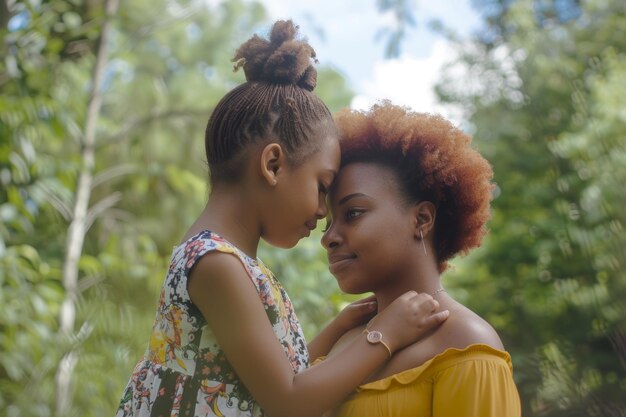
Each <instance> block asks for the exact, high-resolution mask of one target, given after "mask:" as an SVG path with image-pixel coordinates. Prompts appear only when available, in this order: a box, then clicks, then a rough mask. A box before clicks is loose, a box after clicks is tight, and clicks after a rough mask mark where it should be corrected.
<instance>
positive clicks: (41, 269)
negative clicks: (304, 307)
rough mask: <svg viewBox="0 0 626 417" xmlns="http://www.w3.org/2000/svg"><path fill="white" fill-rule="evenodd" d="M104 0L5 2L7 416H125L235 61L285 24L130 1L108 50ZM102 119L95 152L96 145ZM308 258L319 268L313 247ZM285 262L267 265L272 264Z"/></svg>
mask: <svg viewBox="0 0 626 417" xmlns="http://www.w3.org/2000/svg"><path fill="white" fill-rule="evenodd" d="M104 4H105V2H97V1H81V0H72V1H65V0H49V1H43V2H39V3H31V2H28V1H16V2H3V3H2V5H3V6H6V10H7V11H8V13H9V15H8V18H6V17H7V15H6V14H2V13H1V10H2V9H0V17H2V19H0V22H5V21H6V26H4V27H5V29H4V30H3V31H2V32H1V35H0V38H1V39H2V43H1V46H0V47H1V48H3V49H2V54H1V55H2V56H3V57H4V58H3V60H2V62H1V63H0V65H1V66H0V92H1V95H0V122H1V123H0V184H1V187H0V216H1V217H0V218H1V219H2V220H1V221H0V239H1V240H0V349H1V350H2V352H3V353H2V355H0V413H1V414H3V415H7V416H22V415H23V416H49V415H53V414H54V413H55V411H54V410H55V409H57V410H58V412H57V414H58V415H72V414H76V415H85V416H100V415H107V416H110V415H111V413H112V412H113V409H114V408H115V407H116V406H117V402H118V401H119V398H118V396H119V395H120V394H121V391H122V389H123V387H124V384H125V383H126V381H127V378H128V376H129V374H130V372H131V370H132V368H133V366H134V364H135V362H136V361H137V360H138V359H139V357H140V356H141V354H142V353H143V351H144V350H145V346H146V343H147V339H148V335H149V332H150V327H151V324H152V320H153V314H154V307H155V303H156V301H157V297H158V291H159V288H160V285H161V282H162V279H163V277H164V274H165V270H166V267H167V262H168V260H169V256H170V254H171V248H172V245H174V244H175V243H176V240H177V239H179V238H180V236H181V234H182V231H183V230H184V229H185V228H186V226H187V225H188V224H190V223H191V221H192V220H193V218H194V216H195V215H196V214H197V213H198V212H199V211H200V210H201V209H202V207H203V205H204V202H205V200H206V195H207V190H206V166H205V164H204V161H203V158H202V157H201V156H199V155H203V152H204V150H203V143H202V139H201V138H202V134H203V131H204V127H205V124H206V120H207V118H208V115H209V114H210V112H211V109H212V107H213V106H214V105H215V103H216V102H217V100H219V98H221V97H222V96H223V95H224V93H225V92H226V91H228V90H229V89H231V88H232V87H233V86H235V85H236V84H238V83H240V82H242V80H243V74H241V73H233V71H232V63H231V62H230V58H231V56H232V54H233V51H234V50H235V49H236V47H237V46H238V45H239V44H240V43H241V42H242V41H243V40H245V39H246V38H248V37H249V36H250V34H251V33H253V32H255V31H258V30H263V29H265V28H267V27H269V24H270V22H268V21H267V18H266V16H265V13H264V10H263V7H262V6H261V5H260V4H258V3H248V2H245V3H244V2H243V1H228V2H222V3H219V4H216V5H214V6H209V5H207V3H206V2H204V1H199V0H198V1H194V0H190V1H184V0H181V1H177V2H171V1H161V0H157V1H156V2H155V1H150V2H148V1H144V0H133V1H125V2H122V3H121V4H120V8H119V10H118V13H117V14H116V15H115V17H114V18H113V19H111V20H110V22H111V31H110V37H109V41H108V42H105V43H104V44H102V45H100V46H99V40H100V43H102V42H103V36H101V35H102V30H101V28H102V25H103V24H104V22H106V21H107V16H108V15H107V14H105V13H104ZM105 44H106V46H108V49H109V51H108V54H107V56H108V60H107V62H106V63H105V64H104V65H103V66H102V67H103V72H102V75H103V77H102V82H101V83H100V85H101V88H100V89H97V88H96V90H95V91H99V92H101V93H102V106H101V108H100V111H99V112H97V113H98V117H97V118H95V119H94V118H92V119H90V116H89V114H93V113H90V112H89V111H88V109H89V103H90V102H93V98H92V99H90V92H91V91H94V88H95V86H97V85H98V83H97V82H95V83H94V82H93V78H94V77H93V74H94V67H97V65H96V62H97V56H98V55H99V54H102V51H103V49H102V48H103V46H104V45H105ZM319 78H320V85H324V84H331V83H332V84H333V85H334V86H335V87H334V88H327V89H324V88H321V89H320V90H319V91H318V92H319V93H320V94H321V95H322V97H323V98H324V99H325V100H326V101H327V102H328V103H331V105H332V106H333V107H334V108H335V109H337V108H338V107H341V106H344V105H346V104H347V102H348V101H349V99H350V97H351V93H350V92H349V90H348V89H347V88H346V87H345V83H344V82H343V79H342V78H341V76H339V75H338V74H337V73H336V72H334V71H332V70H329V69H325V68H321V69H320V73H319ZM325 80H327V81H325ZM88 120H91V122H88ZM94 122H95V123H94ZM89 123H92V124H91V125H90V126H92V127H93V130H92V133H93V139H94V140H93V146H92V147H90V146H83V144H84V140H83V138H84V137H85V133H86V131H87V130H88V129H85V126H87V125H88V124H89ZM86 149H90V151H93V165H91V167H90V168H89V169H90V170H91V175H92V177H91V181H90V182H91V185H90V186H89V187H87V189H88V192H87V196H86V197H88V198H83V201H84V200H87V201H88V203H89V204H88V207H89V210H87V211H86V213H85V217H84V218H83V225H84V232H85V234H84V241H83V244H82V245H79V246H82V250H81V251H80V256H79V257H78V258H77V261H78V263H77V267H78V272H77V275H76V278H77V279H76V282H75V286H73V285H74V284H72V285H68V286H65V287H64V285H63V264H64V259H65V256H66V255H67V254H68V253H69V252H68V251H67V250H66V242H67V240H66V237H67V235H68V227H69V225H70V223H71V222H72V221H73V220H75V219H76V218H77V216H76V214H75V213H74V212H75V210H72V207H73V206H74V204H75V203H76V202H77V201H78V200H80V199H79V198H78V197H77V194H78V189H79V187H78V184H79V183H80V180H79V178H80V176H81V171H84V167H85V160H86V159H89V158H85V150H86ZM297 253H303V256H302V259H303V260H302V262H305V260H306V259H308V258H307V256H305V255H306V253H307V249H306V248H299V249H297V250H296V254H297ZM283 255H284V254H283V253H282V252H275V251H268V252H267V253H266V255H264V256H265V259H266V261H267V262H268V263H269V264H272V263H273V260H274V258H278V259H280V258H281V257H282V256H283ZM296 256H299V255H296ZM316 271H317V270H316ZM315 273H316V272H312V273H311V274H309V275H308V276H309V277H310V278H307V280H306V282H309V283H310V282H311V281H310V279H313V278H314V276H315ZM68 289H69V291H68ZM72 291H73V292H74V293H73V294H72ZM65 297H70V298H71V299H72V300H73V301H74V303H75V319H74V320H75V321H74V322H75V326H74V327H73V329H72V328H71V327H72V326H70V328H69V333H70V337H69V338H68V337H66V335H65V334H63V332H60V329H61V328H62V327H63V326H62V323H61V321H59V320H58V317H59V315H60V312H61V305H62V304H63V301H64V299H65ZM318 301H319V300H318ZM322 301H325V300H322ZM316 302H317V301H316ZM309 305H311V304H309ZM323 319H324V320H325V319H326V317H324V318H323ZM320 320H322V319H320ZM69 352H73V355H75V356H74V358H75V366H74V368H73V371H72V372H71V373H70V375H71V381H74V383H70V384H68V386H67V393H68V396H67V397H65V398H68V402H67V403H65V405H63V404H62V406H61V407H57V405H55V400H54V396H55V389H56V388H57V387H56V384H55V379H54V376H55V373H57V371H58V364H59V362H60V361H61V359H62V358H63V357H64V356H65V355H66V354H68V353H69ZM67 369H69V368H67ZM25 387H28V388H27V389H24V388H25Z"/></svg>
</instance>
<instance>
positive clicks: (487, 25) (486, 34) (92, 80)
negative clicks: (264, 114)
mask: <svg viewBox="0 0 626 417" xmlns="http://www.w3.org/2000/svg"><path fill="white" fill-rule="evenodd" d="M434 3H435V2H427V1H425V0H421V1H416V0H346V1H330V0H320V1H316V2H301V4H295V2H293V1H291V2H290V1H287V0H282V1H281V0H267V1H260V2H255V1H244V0H229V1H219V0H125V1H121V2H120V1H119V0H0V40H1V42H0V58H1V59H0V415H1V416H7V417H22V416H41V417H47V416H58V417H61V416H63V417H64V416H94V417H95V416H103V417H104V416H112V415H113V414H114V412H115V409H116V407H117V403H118V401H119V396H120V395H121V392H122V389H123V388H124V386H125V384H126V381H127V378H128V377H129V375H130V372H131V370H132V368H133V366H134V364H135V363H136V361H137V360H138V359H139V357H140V356H141V355H142V353H143V352H144V350H145V348H146V344H147V339H148V335H149V333H150V328H151V324H152V320H153V317H154V312H155V310H154V309H155V306H156V302H157V297H158V292H159V289H160V285H161V282H162V279H163V277H164V274H165V268H166V266H167V263H168V260H169V256H170V253H171V250H172V247H173V246H174V245H175V244H177V243H178V241H179V239H180V238H181V236H182V234H183V233H184V230H185V229H186V227H187V226H188V225H189V224H190V223H191V222H192V221H193V219H194V216H195V215H197V214H198V213H199V212H200V210H201V209H202V208H203V205H204V202H205V200H206V198H207V192H208V190H207V187H206V182H207V181H206V177H207V174H206V167H205V162H204V158H203V155H204V147H203V134H204V128H205V124H206V121H207V118H208V116H209V114H210V112H211V110H212V108H213V106H214V105H215V103H216V102H217V101H218V100H219V98H221V96H222V95H223V94H225V93H226V92H227V91H228V90H230V89H231V88H233V87H234V86H235V85H237V84H239V83H241V82H242V81H243V74H241V73H234V72H233V71H232V63H231V62H230V59H231V57H232V56H233V52H234V50H235V49H236V47H237V46H238V45H239V44H240V43H241V42H243V41H244V40H246V39H247V38H248V37H250V36H251V35H252V34H253V33H260V34H265V33H267V31H268V29H269V27H270V26H271V23H272V22H273V21H274V20H275V19H277V18H290V17H292V18H293V19H294V21H295V22H296V23H298V24H300V26H301V31H302V33H303V34H304V35H306V36H307V37H308V38H309V40H310V42H311V44H312V45H313V46H314V47H315V48H316V50H317V52H318V58H319V61H320V63H319V65H318V70H319V77H318V81H319V82H318V88H317V89H316V92H317V93H318V95H319V96H321V97H322V99H323V100H325V102H326V103H327V104H328V105H329V107H330V108H331V110H332V111H336V110H338V109H340V108H342V107H345V106H352V107H355V108H367V107H368V106H369V105H370V104H371V103H373V102H374V101H375V100H377V99H381V98H390V99H392V100H393V101H394V102H396V103H400V104H404V105H407V106H410V107H412V108H414V109H415V110H417V111H422V112H439V113H443V114H444V115H445V116H446V117H449V118H450V119H452V120H453V121H454V123H456V124H457V125H459V126H461V127H462V128H463V129H464V130H465V131H467V132H469V133H471V134H472V135H473V136H474V145H475V147H476V148H477V149H479V150H480V151H481V152H482V153H483V155H485V156H486V157H487V159H489V160H490V161H491V163H492V164H493V168H494V171H495V182H496V183H497V189H496V192H495V194H494V200H493V219H492V220H491V222H490V224H489V227H490V235H489V236H488V238H487V239H486V241H485V243H484V244H483V246H482V247H481V248H480V249H478V250H476V251H474V252H472V253H470V254H469V255H468V256H466V257H463V258H461V259H457V260H456V261H455V262H454V268H453V269H452V270H451V271H449V272H446V274H445V275H444V277H443V279H444V285H445V286H446V287H447V289H448V291H449V292H450V293H451V294H452V295H453V296H455V297H456V298H457V299H459V300H460V301H462V302H464V303H465V304H466V305H468V306H469V307H470V308H472V309H474V311H476V312H477V313H479V314H480V315H482V316H483V317H485V318H486V319H487V320H488V321H489V322H490V323H492V324H493V326H494V327H495V328H496V329H497V330H498V332H499V333H500V335H501V337H502V339H503V341H504V343H505V346H506V347H507V349H508V350H509V352H510V353H511V355H512V358H513V363H514V375H515V379H516V382H517V385H518V388H519V391H520V395H521V397H522V402H523V413H524V416H626V308H625V303H626V301H624V300H626V249H625V248H626V233H625V231H624V224H625V221H626V210H625V208H624V207H625V205H626V186H625V184H626V137H625V136H626V55H625V52H626V2H624V1H623V0H589V1H583V0H578V1H576V0H517V1H515V0H455V1H445V2H439V3H441V4H437V5H435V4H434ZM319 237H320V233H319V232H316V234H315V235H314V236H313V238H311V239H306V240H303V241H302V242H301V243H300V244H299V245H298V246H297V247H296V248H295V249H293V250H289V251H285V250H276V249H273V248H269V247H267V246H264V247H263V248H262V249H261V251H260V257H261V258H262V259H263V260H264V261H265V262H266V263H267V264H268V265H269V266H270V267H271V268H272V269H273V270H274V272H275V273H276V275H277V276H278V277H279V279H280V280H281V281H282V282H283V283H284V285H285V286H286V288H287V290H288V291H289V293H290V295H291V297H292V299H293V300H294V303H295V307H296V311H297V312H298V315H299V317H300V319H301V321H302V322H303V325H304V329H305V332H306V334H307V336H308V337H309V338H310V337H312V336H313V335H314V334H315V333H316V331H317V330H318V329H319V328H320V327H321V326H322V325H324V324H325V323H326V322H327V321H328V320H329V319H330V318H331V317H332V315H333V314H335V313H336V312H337V311H338V310H339V309H340V308H341V307H342V306H343V305H345V303H346V302H348V301H349V300H350V298H349V297H347V296H345V295H342V294H341V293H340V292H339V291H338V289H337V286H336V284H335V281H334V279H333V278H332V276H331V275H330V274H329V273H328V270H327V267H326V260H325V253H324V252H323V251H322V250H321V246H320V245H319ZM451 400H452V401H453V400H454V399H451Z"/></svg>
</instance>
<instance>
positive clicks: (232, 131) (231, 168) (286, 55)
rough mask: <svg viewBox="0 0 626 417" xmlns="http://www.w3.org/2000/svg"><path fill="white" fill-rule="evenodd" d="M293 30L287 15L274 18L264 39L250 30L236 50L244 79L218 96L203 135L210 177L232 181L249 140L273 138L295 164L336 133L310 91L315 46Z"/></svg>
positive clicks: (327, 113) (313, 82) (258, 141)
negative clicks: (297, 36) (281, 17)
mask: <svg viewBox="0 0 626 417" xmlns="http://www.w3.org/2000/svg"><path fill="white" fill-rule="evenodd" d="M297 32H298V27H297V26H294V24H293V22H291V21H290V20H289V21H278V22H276V23H275V24H274V26H273V27H272V30H271V33H270V39H269V40H266V39H263V38H261V37H259V36H257V35H254V36H253V37H252V38H250V39H249V40H248V41H246V42H245V43H244V44H242V45H241V46H240V47H239V49H238V50H237V51H236V53H235V57H234V58H233V61H234V62H235V65H234V69H235V71H236V70H238V69H239V68H243V71H244V73H245V75H246V82H245V83H243V84H241V85H240V86H238V87H236V88H234V89H233V90H232V91H230V92H229V93H228V94H226V96H224V97H223V98H222V99H221V100H220V102H219V103H218V104H217V106H216V107H215V110H214V111H213V114H212V115H211V117H210V119H209V122H208V125H207V129H206V134H205V150H206V155H207V161H208V164H209V170H210V174H211V180H212V181H213V182H215V181H229V180H230V181H233V180H237V179H238V178H239V175H240V173H241V171H242V166H243V164H244V162H245V159H244V154H245V151H246V150H247V149H249V148H250V146H251V145H255V144H262V143H264V142H269V141H270V140H271V141H275V142H278V143H280V144H281V146H283V147H284V149H285V152H286V154H287V156H288V160H289V162H290V163H291V164H292V165H297V164H299V163H301V162H302V161H303V160H304V159H305V158H306V156H308V155H310V154H312V153H313V152H315V151H317V150H319V148H320V146H321V141H322V139H323V138H325V137H327V136H328V135H336V130H335V129H336V128H335V125H334V122H333V118H332V115H331V113H330V111H329V110H328V108H327V107H326V105H325V104H324V103H323V102H322V101H321V100H320V99H319V98H318V97H317V96H316V95H315V94H313V90H314V89H315V86H316V82H317V71H316V70H315V68H314V67H313V63H314V62H317V61H316V60H315V51H314V50H313V48H312V47H311V46H310V45H309V44H308V43H307V42H306V41H303V40H297V39H296V35H297Z"/></svg>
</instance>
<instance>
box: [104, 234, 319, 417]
mask: <svg viewBox="0 0 626 417" xmlns="http://www.w3.org/2000/svg"><path fill="white" fill-rule="evenodd" d="M210 251H219V252H224V253H230V254H233V255H234V256H236V257H237V258H239V259H240V260H241V263H242V264H243V266H244V267H245V269H246V271H247V272H248V275H249V277H250V279H251V280H252V282H253V283H254V285H255V287H256V289H257V291H258V293H259V299H260V300H261V302H262V303H263V305H264V306H265V311H266V313H267V317H268V319H269V320H270V322H271V324H272V327H273V329H274V333H276V337H277V338H278V340H279V341H280V343H281V345H282V347H283V349H284V351H285V355H286V356H287V358H288V359H289V361H290V363H291V366H292V368H293V371H294V373H297V372H300V371H302V370H304V369H305V368H306V367H307V366H308V362H309V356H308V351H307V347H306V342H305V340H304V336H303V333H302V328H301V326H300V322H299V321H298V319H297V317H296V315H295V313H294V311H293V307H292V304H291V301H290V300H289V297H288V296H287V293H286V292H285V290H284V289H283V287H282V285H281V284H280V283H279V282H278V280H277V279H276V278H275V277H274V275H273V274H272V273H271V271H270V270H269V269H268V268H267V267H266V266H265V265H264V264H263V263H262V262H260V261H258V260H255V259H252V258H250V257H249V256H247V255H246V254H244V253H243V252H242V251H241V250H239V249H238V248H236V247H235V246H233V245H232V244H230V243H229V242H227V241H226V240H224V239H223V238H221V237H220V236H219V235H217V234H215V233H214V232H210V231H204V232H201V233H199V234H197V235H195V236H193V237H192V238H190V239H189V240H187V241H186V242H184V243H183V244H181V245H180V246H178V247H176V248H175V249H174V252H173V254H172V260H171V262H170V265H169V268H168V271H167V276H166V278H165V282H164V283H163V288H162V290H161V296H160V299H159V307H158V311H157V315H156V319H155V321H154V325H153V327H152V334H151V336H150V344H149V346H148V349H147V351H146V354H145V355H144V358H143V359H142V360H141V361H140V362H139V363H138V364H137V366H136V367H135V369H134V371H133V373H132V375H131V378H130V380H129V381H128V384H127V386H126V389H125V390H124V394H123V396H122V400H121V402H120V405H119V408H118V410H117V414H116V417H128V416H137V417H148V416H152V417H156V416H181V417H186V416H189V417H192V416H193V417H199V416H220V417H221V416H225V417H229V416H262V415H263V411H262V410H261V409H260V407H259V406H258V405H257V404H256V403H255V401H254V399H253V398H252V396H251V395H250V393H249V392H248V390H247V389H246V387H245V386H244V385H243V384H242V382H241V381H240V380H239V379H238V377H237V374H236V373H235V371H234V370H233V368H232V366H231V365H230V363H229V362H228V361H227V360H226V356H225V355H224V352H223V351H222V350H221V348H220V346H219V345H218V344H217V341H216V340H215V337H214V335H213V333H212V332H211V330H210V329H209V327H208V325H207V322H206V320H205V319H204V317H203V316H202V314H201V313H200V310H199V309H198V308H197V307H196V306H195V304H193V302H192V301H191V299H190V298H189V293H188V292H187V279H188V277H189V272H190V271H191V269H192V268H193V266H194V265H195V264H196V263H197V262H198V260H199V259H200V258H201V257H202V256H203V255H205V254H207V253H208V252H210Z"/></svg>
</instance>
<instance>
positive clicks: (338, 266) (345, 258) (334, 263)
mask: <svg viewBox="0 0 626 417" xmlns="http://www.w3.org/2000/svg"><path fill="white" fill-rule="evenodd" d="M355 259H356V255H354V254H352V253H350V254H347V253H345V254H341V253H338V254H332V255H329V256H328V270H329V271H330V273H331V274H335V273H338V272H340V271H341V270H342V269H344V268H346V267H347V266H349V265H350V264H351V263H352V262H354V260H355Z"/></svg>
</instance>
